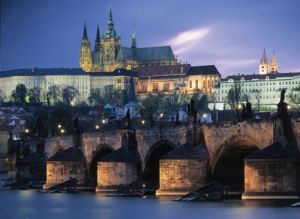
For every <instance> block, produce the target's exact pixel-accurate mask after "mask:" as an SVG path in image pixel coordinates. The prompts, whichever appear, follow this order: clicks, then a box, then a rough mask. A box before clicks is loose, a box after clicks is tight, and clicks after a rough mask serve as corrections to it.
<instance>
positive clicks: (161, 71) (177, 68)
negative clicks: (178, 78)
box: [136, 64, 191, 77]
mask: <svg viewBox="0 0 300 219" xmlns="http://www.w3.org/2000/svg"><path fill="white" fill-rule="evenodd" d="M190 67H191V65H190V64H184V65H163V66H146V67H138V68H137V69H136V71H137V73H138V75H139V77H153V76H170V75H185V74H186V73H187V72H188V71H189V69H190Z"/></svg>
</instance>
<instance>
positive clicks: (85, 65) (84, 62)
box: [79, 23, 92, 72]
mask: <svg viewBox="0 0 300 219" xmlns="http://www.w3.org/2000/svg"><path fill="white" fill-rule="evenodd" d="M79 64H80V68H82V69H83V70H84V71H86V72H90V71H92V53H91V43H90V41H89V38H88V35H87V30H86V24H85V23H84V28H83V36H82V40H81V49H80V60H79Z"/></svg>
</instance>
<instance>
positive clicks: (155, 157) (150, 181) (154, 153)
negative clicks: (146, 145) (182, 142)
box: [142, 140, 175, 188]
mask: <svg viewBox="0 0 300 219" xmlns="http://www.w3.org/2000/svg"><path fill="white" fill-rule="evenodd" d="M174 148H175V146H174V144H172V143H171V142H169V141H168V140H160V141H158V142H156V143H155V144H153V145H152V146H151V147H150V149H149V151H148V153H147V155H146V157H145V159H144V168H143V174H142V180H143V181H144V182H145V183H146V184H147V185H148V186H149V187H151V188H158V186H159V159H160V158H161V157H162V156H164V155H166V154H167V153H169V152H170V151H172V150H174Z"/></svg>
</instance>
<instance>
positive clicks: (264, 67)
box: [259, 49, 279, 75]
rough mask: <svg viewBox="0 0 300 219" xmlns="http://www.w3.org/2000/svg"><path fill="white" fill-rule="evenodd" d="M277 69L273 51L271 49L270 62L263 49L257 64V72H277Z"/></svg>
mask: <svg viewBox="0 0 300 219" xmlns="http://www.w3.org/2000/svg"><path fill="white" fill-rule="evenodd" d="M278 71H279V65H278V62H277V59H276V56H275V51H273V56H272V60H271V62H269V61H268V58H267V54H266V50H265V49H264V51H263V55H262V57H261V59H260V64H259V74H262V75H264V74H270V73H277V72H278Z"/></svg>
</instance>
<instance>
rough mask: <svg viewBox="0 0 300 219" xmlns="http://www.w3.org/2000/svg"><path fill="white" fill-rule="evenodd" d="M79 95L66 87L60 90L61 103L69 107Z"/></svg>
mask: <svg viewBox="0 0 300 219" xmlns="http://www.w3.org/2000/svg"><path fill="white" fill-rule="evenodd" d="M78 95H79V91H78V90H77V89H76V88H75V87H73V86H67V87H66V88H64V89H63V90H62V97H63V102H64V103H66V104H68V105H71V102H72V101H73V100H74V99H75V97H77V96H78Z"/></svg>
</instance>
